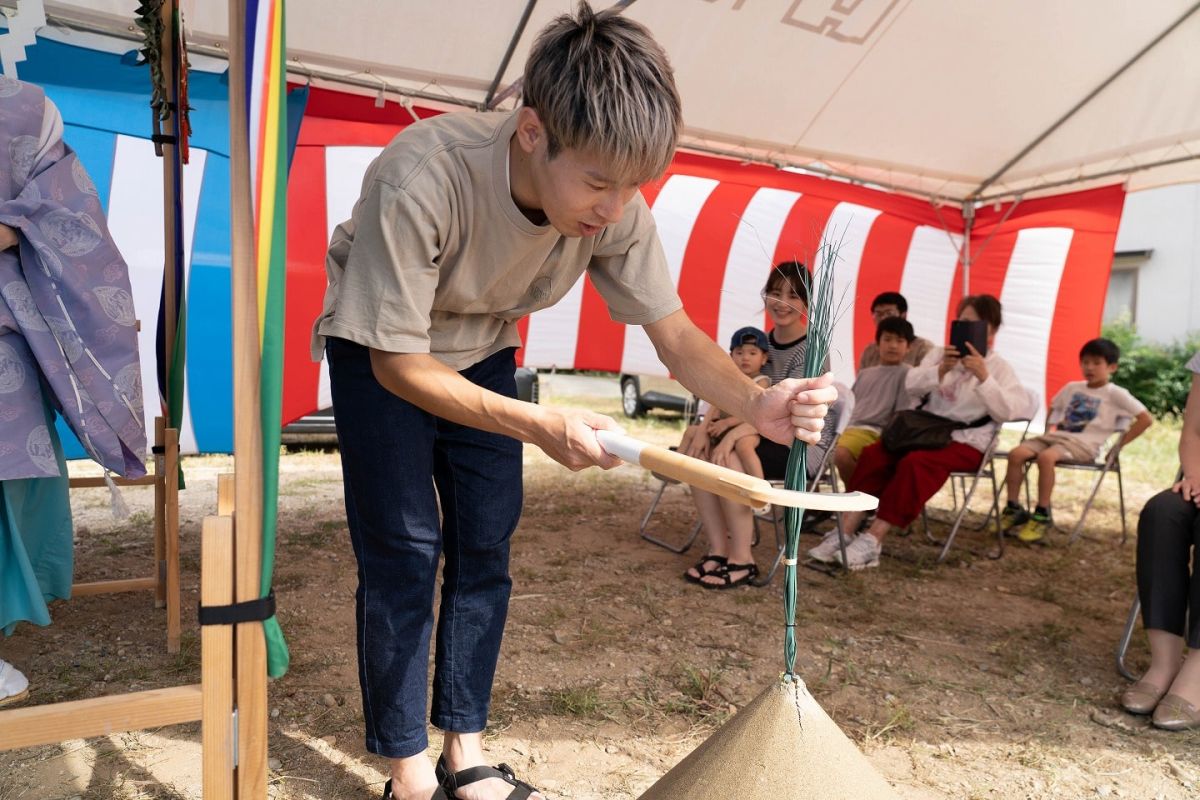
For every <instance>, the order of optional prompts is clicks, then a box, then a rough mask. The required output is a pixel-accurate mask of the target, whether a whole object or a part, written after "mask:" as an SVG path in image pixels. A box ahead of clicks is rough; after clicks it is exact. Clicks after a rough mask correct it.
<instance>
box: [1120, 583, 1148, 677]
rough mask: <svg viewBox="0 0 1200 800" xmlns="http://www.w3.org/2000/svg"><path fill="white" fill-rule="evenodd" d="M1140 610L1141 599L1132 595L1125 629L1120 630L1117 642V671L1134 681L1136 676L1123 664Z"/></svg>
mask: <svg viewBox="0 0 1200 800" xmlns="http://www.w3.org/2000/svg"><path fill="white" fill-rule="evenodd" d="M1141 610H1142V599H1141V598H1140V597H1138V596H1137V595H1134V598H1133V605H1131V606H1130V607H1129V616H1128V617H1127V618H1126V620H1125V630H1124V631H1122V632H1121V641H1120V643H1118V644H1117V672H1119V673H1121V675H1122V677H1124V678H1126V679H1128V680H1131V681H1135V680H1137V676H1136V675H1134V674H1133V673H1132V672H1130V671H1129V667H1127V666H1126V665H1125V654H1126V653H1127V652H1129V642H1130V641H1131V640H1132V639H1133V628H1134V626H1135V625H1137V618H1138V614H1139V613H1141Z"/></svg>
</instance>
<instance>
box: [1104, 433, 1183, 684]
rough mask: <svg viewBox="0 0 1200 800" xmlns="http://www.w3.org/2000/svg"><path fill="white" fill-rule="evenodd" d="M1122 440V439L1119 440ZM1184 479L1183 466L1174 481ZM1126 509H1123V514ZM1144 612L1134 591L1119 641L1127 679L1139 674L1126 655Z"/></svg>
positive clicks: (1119, 658) (1122, 669)
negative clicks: (1127, 662)
mask: <svg viewBox="0 0 1200 800" xmlns="http://www.w3.org/2000/svg"><path fill="white" fill-rule="evenodd" d="M1117 441H1118V442H1120V439H1118V440H1117ZM1181 480H1183V467H1180V468H1179V471H1178V472H1176V473H1175V480H1174V481H1172V483H1178V482H1179V481H1181ZM1123 514H1124V510H1123V509H1122V515H1123ZM1141 613H1142V598H1141V596H1140V595H1139V594H1138V593H1137V592H1136V591H1135V592H1134V593H1133V603H1132V604H1131V605H1130V606H1129V616H1128V617H1126V618H1125V628H1124V630H1122V631H1121V640H1120V641H1119V642H1118V643H1117V672H1119V673H1121V676H1122V677H1123V678H1125V679H1127V680H1131V681H1136V680H1137V676H1136V675H1134V674H1133V673H1132V672H1130V671H1129V667H1128V666H1126V664H1125V655H1126V654H1127V653H1128V652H1129V643H1130V642H1131V641H1132V640H1133V629H1134V628H1135V627H1137V620H1138V615H1139V614H1141Z"/></svg>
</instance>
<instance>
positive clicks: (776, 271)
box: [763, 259, 812, 305]
mask: <svg viewBox="0 0 1200 800" xmlns="http://www.w3.org/2000/svg"><path fill="white" fill-rule="evenodd" d="M811 283H812V275H811V274H810V273H809V271H808V267H806V266H804V262H802V261H796V260H795V259H793V260H791V261H780V262H779V263H778V264H776V265H775V267H774V268H773V269H772V270H771V274H770V275H768V276H767V285H766V286H764V287H763V291H764V292H777V291H779V290H780V289H782V288H783V286H784V284H787V285H788V286H791V287H792V291H793V292H795V293H796V295H797V296H798V297H799V298H800V300H801V301H802V302H803V303H804V305H808V286H809V284H811Z"/></svg>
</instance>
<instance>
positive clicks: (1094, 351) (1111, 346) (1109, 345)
mask: <svg viewBox="0 0 1200 800" xmlns="http://www.w3.org/2000/svg"><path fill="white" fill-rule="evenodd" d="M1084 356H1095V357H1096V358H1103V359H1104V363H1106V364H1116V363H1117V362H1118V361H1120V360H1121V348H1120V347H1118V346H1117V343H1116V342H1114V341H1112V340H1111V339H1092V340H1091V341H1090V342H1086V343H1085V344H1084V345H1083V347H1081V348H1079V360H1080V361H1082V360H1083V357H1084Z"/></svg>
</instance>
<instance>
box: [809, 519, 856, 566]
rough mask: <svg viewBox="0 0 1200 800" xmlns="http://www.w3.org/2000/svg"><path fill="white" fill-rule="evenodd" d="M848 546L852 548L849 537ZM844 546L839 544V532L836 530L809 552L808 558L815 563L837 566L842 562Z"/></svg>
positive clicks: (826, 535)
mask: <svg viewBox="0 0 1200 800" xmlns="http://www.w3.org/2000/svg"><path fill="white" fill-rule="evenodd" d="M846 546H847V547H849V546H850V541H849V537H847V541H846ZM841 555H842V546H841V545H840V544H839V543H838V531H837V528H834V529H833V530H831V531H830V532H829V533H827V534H825V537H824V538H823V539H821V543H820V544H819V545H817V546H816V547H814V548H812V549H811V550H809V551H808V557H809V558H811V559H812V560H813V561H820V562H821V563H823V564H837V563H840V562H841V560H842V559H841Z"/></svg>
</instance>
